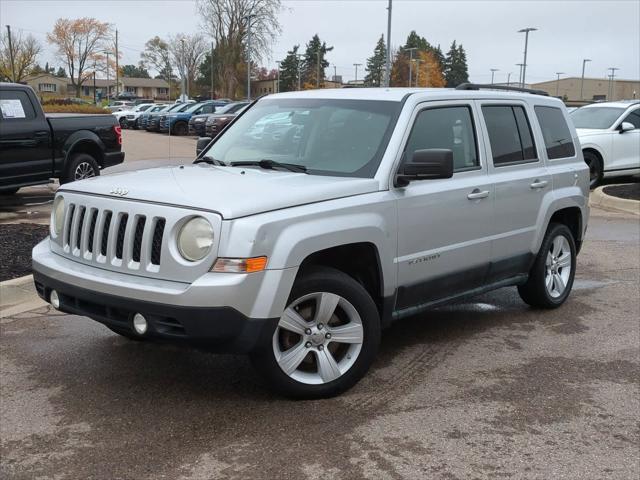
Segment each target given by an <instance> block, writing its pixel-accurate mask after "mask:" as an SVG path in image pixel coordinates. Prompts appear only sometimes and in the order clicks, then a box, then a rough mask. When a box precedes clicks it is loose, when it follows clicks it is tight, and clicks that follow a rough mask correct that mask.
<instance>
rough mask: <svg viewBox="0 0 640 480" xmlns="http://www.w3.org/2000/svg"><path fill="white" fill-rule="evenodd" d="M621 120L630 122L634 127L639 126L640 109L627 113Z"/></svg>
mask: <svg viewBox="0 0 640 480" xmlns="http://www.w3.org/2000/svg"><path fill="white" fill-rule="evenodd" d="M622 121H623V122H629V123H631V124H632V125H633V126H634V127H635V128H640V109H638V110H634V111H633V112H631V113H629V115H627V116H626V117H625V118H624V120H622Z"/></svg>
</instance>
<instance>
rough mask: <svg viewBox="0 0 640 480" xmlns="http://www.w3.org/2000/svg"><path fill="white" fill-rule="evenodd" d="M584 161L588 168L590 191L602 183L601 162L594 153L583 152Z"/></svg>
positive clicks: (602, 169)
mask: <svg viewBox="0 0 640 480" xmlns="http://www.w3.org/2000/svg"><path fill="white" fill-rule="evenodd" d="M583 156H584V161H585V163H586V164H587V165H588V166H589V188H591V189H592V190H593V189H594V188H596V187H597V186H599V185H600V184H601V183H602V178H603V177H604V167H603V165H602V160H601V159H600V157H598V156H597V155H596V154H595V153H591V152H584V154H583Z"/></svg>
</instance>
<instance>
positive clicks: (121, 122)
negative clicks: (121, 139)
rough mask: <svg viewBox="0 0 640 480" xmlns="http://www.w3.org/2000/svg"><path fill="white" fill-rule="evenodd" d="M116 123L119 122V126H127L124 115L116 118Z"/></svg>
mask: <svg viewBox="0 0 640 480" xmlns="http://www.w3.org/2000/svg"><path fill="white" fill-rule="evenodd" d="M118 123H119V124H120V127H121V128H127V119H126V118H125V117H120V118H119V119H118Z"/></svg>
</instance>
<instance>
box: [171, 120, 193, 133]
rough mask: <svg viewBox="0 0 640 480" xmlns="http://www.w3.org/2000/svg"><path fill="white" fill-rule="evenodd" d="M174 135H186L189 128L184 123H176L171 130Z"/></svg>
mask: <svg viewBox="0 0 640 480" xmlns="http://www.w3.org/2000/svg"><path fill="white" fill-rule="evenodd" d="M171 133H172V134H173V135H186V134H187V133H189V126H188V125H187V124H186V123H184V122H178V123H176V124H175V125H174V126H173V128H172V129H171Z"/></svg>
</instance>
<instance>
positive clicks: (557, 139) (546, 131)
mask: <svg viewBox="0 0 640 480" xmlns="http://www.w3.org/2000/svg"><path fill="white" fill-rule="evenodd" d="M535 111H536V116H537V117H538V123H540V129H541V130H542V137H543V138H544V145H545V147H547V157H548V158H549V160H553V159H556V158H567V157H573V156H574V155H575V154H576V150H575V148H574V146H573V139H572V138H571V132H570V131H569V127H568V126H567V122H566V120H565V119H564V115H563V114H562V110H560V109H559V108H555V107H540V106H538V107H535Z"/></svg>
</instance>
